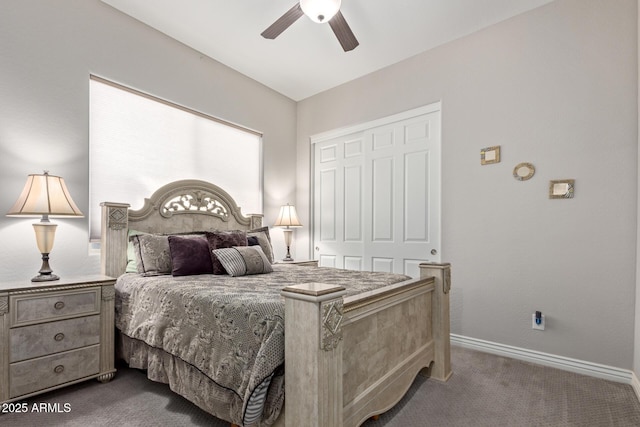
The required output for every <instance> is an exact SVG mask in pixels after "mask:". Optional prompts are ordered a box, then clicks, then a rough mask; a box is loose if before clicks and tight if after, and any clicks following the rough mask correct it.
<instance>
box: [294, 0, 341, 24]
mask: <svg viewBox="0 0 640 427" xmlns="http://www.w3.org/2000/svg"><path fill="white" fill-rule="evenodd" d="M341 3H342V0H300V7H301V8H302V11H303V12H304V14H305V15H307V16H308V17H309V18H311V20H312V21H314V22H317V23H319V24H320V23H323V22H328V21H329V20H330V19H331V18H333V17H334V15H335V14H336V13H338V11H339V10H340V4H341Z"/></svg>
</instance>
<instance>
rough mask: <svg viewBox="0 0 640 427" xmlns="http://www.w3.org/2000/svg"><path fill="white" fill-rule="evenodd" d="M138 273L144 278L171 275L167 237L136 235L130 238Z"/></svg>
mask: <svg viewBox="0 0 640 427" xmlns="http://www.w3.org/2000/svg"><path fill="white" fill-rule="evenodd" d="M130 239H131V241H132V242H133V250H134V252H135V256H136V264H137V267H138V273H140V274H143V275H145V276H157V275H160V274H171V268H172V267H171V252H170V250H169V236H162V235H158V234H137V235H135V236H131V238H130Z"/></svg>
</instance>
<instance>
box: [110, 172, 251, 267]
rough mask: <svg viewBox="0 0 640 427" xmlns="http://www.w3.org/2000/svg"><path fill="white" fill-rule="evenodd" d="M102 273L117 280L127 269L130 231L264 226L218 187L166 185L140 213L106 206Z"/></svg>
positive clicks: (187, 182) (146, 201) (191, 182)
mask: <svg viewBox="0 0 640 427" xmlns="http://www.w3.org/2000/svg"><path fill="white" fill-rule="evenodd" d="M100 206H102V222H101V229H102V231H101V238H100V242H101V248H100V256H101V270H102V273H103V274H106V275H108V276H111V277H118V276H119V275H120V274H122V273H124V271H125V268H126V265H127V243H128V232H129V230H130V229H131V230H136V231H141V232H145V233H165V234H166V233H184V232H190V231H207V230H251V229H255V228H259V227H261V226H262V215H261V214H250V215H248V216H245V215H243V214H242V212H241V209H240V208H239V207H238V205H237V204H236V202H235V200H233V198H232V197H231V196H230V195H229V194H228V193H227V192H226V191H224V190H223V189H222V188H220V187H218V186H217V185H215V184H211V183H209V182H206V181H200V180H193V179H189V180H182V181H175V182H172V183H170V184H167V185H165V186H163V187H161V188H160V189H158V190H157V191H156V192H155V193H153V195H151V197H149V198H145V199H144V206H143V207H142V209H140V210H131V209H129V206H130V205H129V204H128V203H112V202H103V203H101V204H100Z"/></svg>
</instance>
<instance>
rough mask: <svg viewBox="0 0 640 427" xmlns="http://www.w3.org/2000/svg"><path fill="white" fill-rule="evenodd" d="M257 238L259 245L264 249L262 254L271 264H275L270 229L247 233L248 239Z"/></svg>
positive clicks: (265, 228) (264, 228)
mask: <svg viewBox="0 0 640 427" xmlns="http://www.w3.org/2000/svg"><path fill="white" fill-rule="evenodd" d="M249 237H255V238H256V239H258V244H259V245H260V247H261V248H262V252H264V254H265V255H266V256H267V259H268V260H269V262H270V263H272V264H273V248H272V247H271V236H269V228H268V227H262V228H258V229H256V230H250V231H247V238H249Z"/></svg>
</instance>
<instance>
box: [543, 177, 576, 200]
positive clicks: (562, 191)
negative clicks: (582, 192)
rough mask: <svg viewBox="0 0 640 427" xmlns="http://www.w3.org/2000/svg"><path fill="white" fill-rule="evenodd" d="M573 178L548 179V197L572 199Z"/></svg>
mask: <svg viewBox="0 0 640 427" xmlns="http://www.w3.org/2000/svg"><path fill="white" fill-rule="evenodd" d="M575 183H576V181H575V180H574V179H558V180H553V181H549V198H550V199H573V194H574V191H575Z"/></svg>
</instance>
